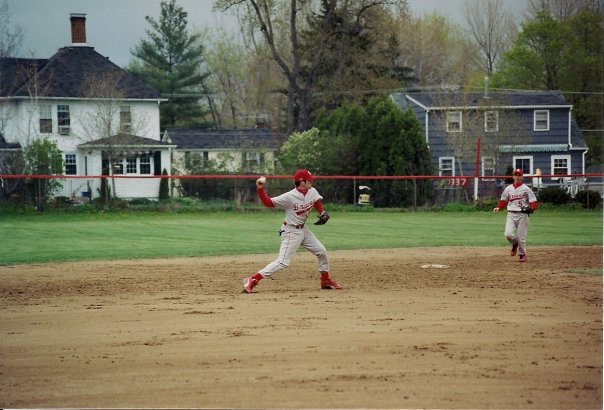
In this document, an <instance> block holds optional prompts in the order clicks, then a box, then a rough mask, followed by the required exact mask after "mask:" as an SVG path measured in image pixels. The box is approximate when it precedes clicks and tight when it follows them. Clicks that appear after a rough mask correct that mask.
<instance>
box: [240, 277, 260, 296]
mask: <svg viewBox="0 0 604 410" xmlns="http://www.w3.org/2000/svg"><path fill="white" fill-rule="evenodd" d="M257 284H258V281H257V280H256V279H254V278H253V277H252V276H250V277H249V278H245V279H243V291H244V292H245V293H252V290H253V289H254V287H255V286H256V285H257Z"/></svg>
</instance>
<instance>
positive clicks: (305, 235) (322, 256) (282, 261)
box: [260, 225, 329, 277]
mask: <svg viewBox="0 0 604 410" xmlns="http://www.w3.org/2000/svg"><path fill="white" fill-rule="evenodd" d="M300 246H302V247H304V249H306V250H307V251H309V252H310V253H312V254H313V255H315V256H316V257H317V264H318V265H319V271H320V272H329V260H328V259H327V250H326V249H325V246H323V244H322V243H321V242H320V241H319V240H318V239H317V237H316V236H315V234H314V233H312V232H311V231H310V230H308V229H306V228H302V229H296V228H294V227H289V226H286V225H282V226H281V247H280V248H279V256H278V257H277V259H275V260H274V261H273V262H271V263H269V264H268V265H266V266H265V267H264V269H262V270H260V274H261V275H262V276H265V277H266V276H271V275H272V274H273V273H276V272H278V271H280V270H281V269H283V268H285V267H287V266H289V264H290V262H291V260H292V257H293V256H294V254H295V253H296V251H297V250H298V248H299V247H300Z"/></svg>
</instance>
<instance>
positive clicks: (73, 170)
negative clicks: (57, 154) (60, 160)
mask: <svg viewBox="0 0 604 410" xmlns="http://www.w3.org/2000/svg"><path fill="white" fill-rule="evenodd" d="M77 174H78V167H77V164H76V156H75V154H65V175H77Z"/></svg>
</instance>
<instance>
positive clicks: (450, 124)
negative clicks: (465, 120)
mask: <svg viewBox="0 0 604 410" xmlns="http://www.w3.org/2000/svg"><path fill="white" fill-rule="evenodd" d="M447 132H461V111H449V112H447Z"/></svg>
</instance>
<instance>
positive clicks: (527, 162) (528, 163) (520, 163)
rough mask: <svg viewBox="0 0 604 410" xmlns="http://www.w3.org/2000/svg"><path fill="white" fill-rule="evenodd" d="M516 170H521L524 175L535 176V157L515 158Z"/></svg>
mask: <svg viewBox="0 0 604 410" xmlns="http://www.w3.org/2000/svg"><path fill="white" fill-rule="evenodd" d="M514 169H521V170H522V172H523V173H524V175H533V157H514Z"/></svg>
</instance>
